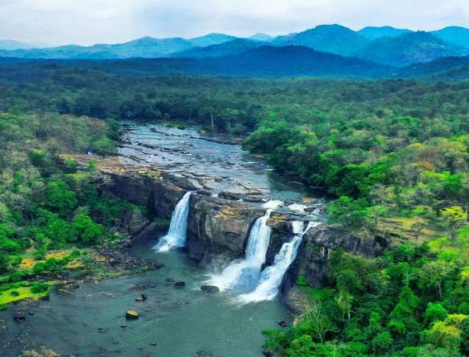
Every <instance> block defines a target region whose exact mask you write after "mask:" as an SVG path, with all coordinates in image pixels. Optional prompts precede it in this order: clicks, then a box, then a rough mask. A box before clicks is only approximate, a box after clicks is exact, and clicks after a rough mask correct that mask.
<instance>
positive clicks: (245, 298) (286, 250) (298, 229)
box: [239, 222, 320, 303]
mask: <svg viewBox="0 0 469 357" xmlns="http://www.w3.org/2000/svg"><path fill="white" fill-rule="evenodd" d="M319 224H320V223H319V222H309V223H308V225H307V227H306V229H305V228H304V223H303V222H292V228H293V233H294V234H295V236H294V237H293V238H292V239H291V240H290V241H289V242H287V243H284V244H283V245H282V248H281V249H280V252H279V253H278V254H277V255H276V256H275V260H274V264H273V265H271V266H269V267H267V268H266V269H264V271H263V272H262V275H261V278H260V280H259V284H258V285H257V287H256V289H255V290H254V291H253V292H251V293H249V294H244V295H241V296H240V297H239V298H240V301H241V302H243V303H250V302H259V301H265V300H272V299H273V298H275V297H276V296H277V294H278V292H279V288H280V285H281V284H282V280H283V277H284V275H285V273H286V272H287V270H288V268H289V267H290V265H291V264H292V263H293V262H294V261H295V259H296V256H297V254H298V248H299V247H300V245H301V242H302V241H303V236H304V235H305V234H306V233H307V232H308V231H309V230H310V229H311V228H312V227H315V226H318V225H319Z"/></svg>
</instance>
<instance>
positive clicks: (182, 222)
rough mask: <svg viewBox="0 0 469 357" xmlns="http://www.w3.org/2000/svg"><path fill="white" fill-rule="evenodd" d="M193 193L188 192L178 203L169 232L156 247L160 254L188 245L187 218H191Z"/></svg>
mask: <svg viewBox="0 0 469 357" xmlns="http://www.w3.org/2000/svg"><path fill="white" fill-rule="evenodd" d="M191 195H192V192H187V193H186V194H185V195H184V197H183V198H181V200H180V201H179V202H178V204H177V205H176V208H175V209H174V212H173V215H172V216H171V224H170V226H169V232H168V234H166V235H165V236H164V237H162V238H161V239H160V241H159V242H158V243H157V244H156V245H155V247H154V249H156V250H158V251H159V252H167V251H168V250H170V249H171V248H181V247H184V246H185V245H186V236H187V217H188V216H189V199H190V198H191Z"/></svg>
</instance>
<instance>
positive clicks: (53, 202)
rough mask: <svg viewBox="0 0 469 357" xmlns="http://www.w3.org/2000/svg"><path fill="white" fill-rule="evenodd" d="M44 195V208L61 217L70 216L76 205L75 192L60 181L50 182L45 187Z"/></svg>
mask: <svg viewBox="0 0 469 357" xmlns="http://www.w3.org/2000/svg"><path fill="white" fill-rule="evenodd" d="M45 195H46V197H45V203H46V207H47V208H49V209H51V210H52V211H54V212H57V213H58V214H59V215H60V216H62V217H68V216H70V214H71V213H72V211H73V210H74V209H75V207H76V205H77V203H78V201H77V198H76V194H75V192H73V191H71V190H70V189H69V188H68V187H67V185H66V183H65V182H62V181H54V182H50V183H49V184H48V185H47V187H46V191H45Z"/></svg>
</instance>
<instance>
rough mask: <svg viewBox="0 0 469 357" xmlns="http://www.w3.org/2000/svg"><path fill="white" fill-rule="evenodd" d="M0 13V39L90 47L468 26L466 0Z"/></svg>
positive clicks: (168, 4) (281, 1)
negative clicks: (332, 28)
mask: <svg viewBox="0 0 469 357" xmlns="http://www.w3.org/2000/svg"><path fill="white" fill-rule="evenodd" d="M0 19H1V21H0V38H1V39H10V40H18V41H22V42H27V43H40V44H49V45H60V44H72V43H73V44H80V45H91V44H95V43H122V42H126V41H130V40H133V39H136V38H140V37H144V36H152V37H156V38H163V37H185V38H191V37H196V36H200V35H204V34H207V33H211V32H221V33H229V34H232V35H235V36H250V35H253V34H255V33H259V32H262V33H268V34H270V35H280V34H287V33H291V32H298V31H302V30H305V29H308V28H312V27H314V26H317V25H321V24H341V25H344V26H347V27H350V28H352V29H356V30H358V29H360V28H363V27H365V26H383V25H391V26H394V27H399V28H409V29H412V30H433V29H439V28H443V27H445V26H465V27H469V0H0Z"/></svg>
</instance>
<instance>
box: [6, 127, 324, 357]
mask: <svg viewBox="0 0 469 357" xmlns="http://www.w3.org/2000/svg"><path fill="white" fill-rule="evenodd" d="M124 139H125V145H123V147H122V148H121V149H120V155H121V160H122V161H123V162H125V163H126V164H136V165H137V164H138V165H144V166H150V165H156V166H159V167H161V168H162V169H164V170H166V171H168V172H171V173H172V174H175V175H178V174H180V175H184V176H186V177H188V178H189V179H191V180H193V183H194V184H195V185H199V186H200V187H201V189H204V190H210V191H211V192H212V194H214V195H218V194H220V192H223V191H230V192H235V193H242V194H260V195H262V197H265V199H269V200H281V201H287V202H286V204H285V207H284V208H283V209H288V210H299V211H304V210H305V209H306V210H307V209H314V207H315V206H316V205H318V202H321V201H320V200H319V199H318V197H319V196H318V193H317V192H314V191H311V190H308V189H307V188H305V187H304V186H302V185H300V184H298V183H294V182H293V183H292V182H290V181H289V180H288V179H286V178H285V177H282V176H280V175H278V174H276V173H275V172H273V170H272V169H271V168H270V167H269V166H268V164H267V163H266V162H265V161H264V160H263V159H261V158H258V157H256V156H253V155H250V154H248V153H246V152H244V151H243V150H242V149H241V147H240V146H239V145H232V144H229V143H223V142H220V141H222V140H221V139H220V138H216V139H215V140H214V139H213V138H211V137H207V136H204V135H203V134H199V133H198V132H197V131H196V130H194V129H186V130H179V129H173V128H168V127H164V126H161V125H152V126H149V125H145V126H135V125H134V126H131V127H130V128H129V129H128V131H127V133H126V134H125V136H124ZM305 197H310V198H311V200H307V201H305V200H303V198H305ZM307 212H311V210H309V211H307ZM158 238H159V237H154V239H153V240H151V241H145V242H136V244H134V246H133V247H132V248H131V252H132V253H133V254H136V255H138V256H140V257H143V258H146V259H154V260H156V261H158V262H160V263H163V264H164V265H165V267H164V268H162V269H159V270H156V271H150V272H147V273H143V274H136V275H131V276H125V277H120V278H116V279H107V280H104V281H101V282H93V281H88V282H85V283H83V284H81V285H80V286H79V288H77V289H74V290H72V291H70V292H68V293H63V292H60V291H53V292H52V293H51V296H50V300H48V301H40V302H37V303H32V304H30V305H28V306H27V311H28V312H29V315H28V316H27V319H26V321H25V322H24V323H18V322H15V321H13V314H14V312H15V310H16V309H17V308H19V307H20V306H22V304H19V305H17V306H15V307H14V308H12V309H9V310H7V311H5V312H2V313H0V320H3V321H4V324H3V329H1V328H2V325H1V324H0V331H1V332H0V334H1V335H0V336H7V337H8V340H6V339H3V341H0V350H1V351H3V352H2V354H1V356H2V357H10V356H11V357H13V356H18V355H20V354H21V352H22V350H23V349H25V348H29V347H30V349H33V348H38V346H46V347H47V348H50V349H52V350H54V351H57V352H58V353H59V354H60V355H65V356H125V357H134V356H135V357H143V356H165V357H210V356H211V357H261V356H262V345H263V343H264V337H263V336H262V334H261V331H262V330H265V329H270V328H281V327H279V326H278V322H279V321H288V322H289V321H290V316H289V313H288V311H286V308H285V307H284V306H283V305H282V303H281V302H280V301H279V299H273V300H271V301H261V302H257V303H247V304H246V303H245V304H240V303H239V292H234V291H230V290H227V291H223V292H222V293H220V294H207V293H203V292H202V291H201V290H200V287H201V285H203V284H204V282H206V281H207V279H209V276H210V273H211V272H209V271H206V270H204V269H202V268H200V267H199V266H197V265H196V264H195V262H194V261H192V260H191V259H189V257H188V256H187V255H186V254H184V253H181V252H175V251H171V252H166V253H158V252H156V251H155V250H153V249H151V248H152V247H153V246H154V245H155V243H156V242H157V240H158ZM175 281H184V282H185V283H186V286H185V288H183V289H176V288H175V286H174V282H175ZM139 286H140V287H141V286H145V287H146V289H145V290H144V291H143V292H144V293H145V294H146V295H147V297H148V299H147V300H146V301H142V302H136V301H135V299H136V297H137V296H139V294H140V293H141V291H137V290H138V287H139ZM136 287H137V289H136ZM127 310H137V311H139V312H140V314H141V316H140V318H139V319H138V320H134V321H129V320H126V318H125V316H124V314H125V311H127ZM25 346H27V347H25Z"/></svg>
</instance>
